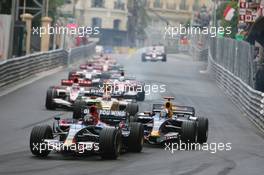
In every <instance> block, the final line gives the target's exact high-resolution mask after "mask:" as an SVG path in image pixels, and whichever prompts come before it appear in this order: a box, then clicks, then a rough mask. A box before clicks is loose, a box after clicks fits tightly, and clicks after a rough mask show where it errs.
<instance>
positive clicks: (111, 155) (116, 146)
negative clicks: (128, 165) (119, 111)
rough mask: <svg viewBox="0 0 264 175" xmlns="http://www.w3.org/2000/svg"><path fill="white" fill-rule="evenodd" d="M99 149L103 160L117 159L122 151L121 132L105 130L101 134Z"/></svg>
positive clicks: (112, 129)
mask: <svg viewBox="0 0 264 175" xmlns="http://www.w3.org/2000/svg"><path fill="white" fill-rule="evenodd" d="M99 136H100V138H99V149H100V156H101V157H102V158H103V159H117V157H118V156H119V154H120V150H121V137H122V134H121V131H120V130H118V129H116V128H108V127H106V128H103V129H102V130H101V132H100V135H99Z"/></svg>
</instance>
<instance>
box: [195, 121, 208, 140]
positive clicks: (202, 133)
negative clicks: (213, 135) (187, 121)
mask: <svg viewBox="0 0 264 175" xmlns="http://www.w3.org/2000/svg"><path fill="white" fill-rule="evenodd" d="M208 125H209V122H208V119H207V118H205V117H198V120H197V142H198V143H201V144H202V143H205V142H206V141H207V138H208Z"/></svg>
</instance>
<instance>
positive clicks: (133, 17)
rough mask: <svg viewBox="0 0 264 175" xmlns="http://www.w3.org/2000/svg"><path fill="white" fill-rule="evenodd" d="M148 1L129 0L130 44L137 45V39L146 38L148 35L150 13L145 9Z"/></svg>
mask: <svg viewBox="0 0 264 175" xmlns="http://www.w3.org/2000/svg"><path fill="white" fill-rule="evenodd" d="M145 6H146V1H143V0H128V3H127V8H128V24H127V26H128V38H129V41H130V46H135V45H136V40H144V38H145V37H146V33H145V30H144V29H145V28H146V27H147V21H148V15H147V12H146V9H145Z"/></svg>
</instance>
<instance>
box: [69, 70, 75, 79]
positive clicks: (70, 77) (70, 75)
mask: <svg viewBox="0 0 264 175" xmlns="http://www.w3.org/2000/svg"><path fill="white" fill-rule="evenodd" d="M74 73H75V72H74V71H70V72H69V74H68V80H70V79H72V74H74Z"/></svg>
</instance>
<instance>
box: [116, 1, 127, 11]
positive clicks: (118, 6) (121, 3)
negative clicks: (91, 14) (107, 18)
mask: <svg viewBox="0 0 264 175" xmlns="http://www.w3.org/2000/svg"><path fill="white" fill-rule="evenodd" d="M114 9H119V10H125V3H124V1H123V0H116V1H115V2H114Z"/></svg>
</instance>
